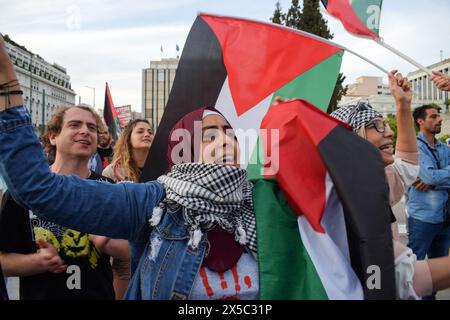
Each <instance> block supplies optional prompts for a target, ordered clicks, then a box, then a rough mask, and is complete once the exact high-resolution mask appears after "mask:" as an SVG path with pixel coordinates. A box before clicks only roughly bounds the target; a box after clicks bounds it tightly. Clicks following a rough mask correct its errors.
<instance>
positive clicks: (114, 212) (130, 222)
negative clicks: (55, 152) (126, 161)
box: [0, 36, 163, 239]
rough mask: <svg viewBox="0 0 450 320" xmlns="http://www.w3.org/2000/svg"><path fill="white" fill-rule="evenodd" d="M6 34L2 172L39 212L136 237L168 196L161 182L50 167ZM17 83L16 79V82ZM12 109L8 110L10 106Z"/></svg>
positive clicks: (0, 84)
mask: <svg viewBox="0 0 450 320" xmlns="http://www.w3.org/2000/svg"><path fill="white" fill-rule="evenodd" d="M15 80H17V77H16V74H15V71H14V67H13V65H12V63H11V60H10V59H9V56H8V54H7V52H6V49H5V45H4V41H3V38H1V36H0V93H1V94H2V95H1V96H0V175H2V176H3V178H4V180H5V182H6V183H7V185H8V188H9V190H10V192H11V195H12V196H13V198H14V199H15V200H16V201H17V202H19V203H21V204H23V205H25V206H26V207H28V208H30V209H31V210H32V211H33V212H34V213H35V214H36V215H38V216H41V217H43V218H45V219H47V220H50V221H54V222H56V223H58V224H61V225H64V226H68V227H71V228H75V229H77V230H80V231H84V232H88V233H93V234H98V235H105V236H109V237H112V238H121V239H132V238H133V237H134V235H135V234H137V233H138V232H139V231H140V230H141V228H142V227H143V226H145V224H146V223H147V220H148V218H149V217H150V216H151V214H152V210H153V207H154V206H155V205H156V204H157V203H158V201H159V199H160V198H161V196H162V193H163V189H162V187H161V185H160V184H159V183H157V182H150V183H145V184H131V183H128V184H118V185H112V184H109V183H104V182H97V181H92V180H82V179H80V178H78V177H75V176H57V175H55V174H53V173H51V172H50V170H49V167H48V164H47V160H46V158H45V157H44V154H43V151H42V147H41V145H40V143H39V140H38V139H37V137H36V135H35V133H34V131H33V128H32V126H31V119H30V115H29V114H28V111H27V110H26V108H25V107H24V106H23V100H22V97H21V96H20V95H17V94H13V95H7V93H8V92H10V93H11V91H19V90H20V86H19V85H18V82H15ZM11 84H12V85H11ZM5 109H6V110H5Z"/></svg>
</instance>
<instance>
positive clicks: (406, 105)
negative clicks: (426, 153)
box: [389, 70, 418, 153]
mask: <svg viewBox="0 0 450 320" xmlns="http://www.w3.org/2000/svg"><path fill="white" fill-rule="evenodd" d="M389 87H390V89H391V93H392V95H393V96H394V99H395V107H396V111H397V114H396V118H397V145H396V150H397V151H401V152H415V153H417V152H418V150H417V141H416V132H415V130H414V121H413V117H412V112H411V101H412V91H411V87H410V84H409V81H408V79H407V78H404V77H402V75H401V74H400V73H397V70H393V71H391V73H390V74H389Z"/></svg>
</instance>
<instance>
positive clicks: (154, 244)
mask: <svg viewBox="0 0 450 320" xmlns="http://www.w3.org/2000/svg"><path fill="white" fill-rule="evenodd" d="M0 175H2V176H3V178H4V180H5V181H6V183H7V185H8V187H9V190H10V192H11V195H12V196H13V197H14V199H15V200H16V201H17V202H19V203H21V204H23V205H25V206H26V207H28V208H30V209H31V210H32V211H33V212H34V213H35V214H36V215H38V216H40V217H42V218H45V219H47V220H50V221H54V222H55V223H58V224H60V225H65V226H69V227H71V228H74V229H77V230H82V231H84V232H88V233H93V234H99V235H105V236H109V237H111V238H119V239H128V240H130V243H131V251H132V257H131V260H132V270H131V271H132V274H131V280H130V285H129V287H128V290H127V293H126V296H125V297H126V299H187V298H188V297H189V294H190V290H191V289H192V287H193V283H194V280H195V277H196V275H197V273H198V270H199V268H200V265H201V262H202V260H203V256H204V254H205V248H206V240H202V242H201V243H200V245H199V247H198V249H197V250H195V251H192V250H190V249H188V247H187V238H188V233H187V230H186V228H185V227H184V222H183V216H182V214H181V212H180V211H178V212H166V213H165V214H164V216H163V219H162V220H161V222H160V224H159V225H158V226H157V227H156V228H155V229H153V230H151V229H150V227H149V224H148V219H149V218H150V217H151V215H152V211H153V208H154V207H155V206H156V205H157V204H158V203H159V201H160V200H161V198H162V197H163V194H164V189H163V187H162V186H161V184H159V183H158V182H148V183H143V184H133V183H120V184H116V185H113V184H109V183H106V182H96V181H92V180H84V179H80V178H78V177H76V176H59V175H56V174H53V173H51V172H50V170H49V167H48V165H47V160H46V158H45V157H44V154H43V151H42V147H41V145H40V143H39V140H38V139H37V137H36V135H35V133H34V131H33V128H32V126H31V120H30V115H29V114H28V111H27V110H26V108H25V107H18V108H12V109H8V110H7V111H5V112H0ZM169 267H170V268H169ZM167 270H170V271H169V272H167Z"/></svg>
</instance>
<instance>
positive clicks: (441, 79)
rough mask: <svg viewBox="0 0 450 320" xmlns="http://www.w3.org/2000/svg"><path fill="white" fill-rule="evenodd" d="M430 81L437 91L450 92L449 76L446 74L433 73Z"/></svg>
mask: <svg viewBox="0 0 450 320" xmlns="http://www.w3.org/2000/svg"><path fill="white" fill-rule="evenodd" d="M430 79H431V80H432V81H433V82H434V84H435V85H436V87H438V89H439V90H444V91H450V76H449V75H448V74H445V73H442V72H438V71H433V75H432V76H431V77H430Z"/></svg>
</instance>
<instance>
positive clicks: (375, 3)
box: [321, 0, 383, 40]
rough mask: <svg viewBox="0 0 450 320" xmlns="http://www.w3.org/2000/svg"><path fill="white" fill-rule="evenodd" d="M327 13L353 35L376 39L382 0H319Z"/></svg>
mask: <svg viewBox="0 0 450 320" xmlns="http://www.w3.org/2000/svg"><path fill="white" fill-rule="evenodd" d="M321 1H322V4H323V5H324V7H325V8H326V9H327V11H328V13H329V14H330V15H332V16H334V17H336V18H338V19H339V20H340V21H341V23H342V25H343V26H344V28H345V29H346V30H347V31H348V32H350V33H353V34H354V35H357V36H361V37H369V38H372V39H374V40H375V39H378V38H379V36H378V34H379V26H380V13H381V5H382V3H383V0H358V1H352V0H321Z"/></svg>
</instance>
